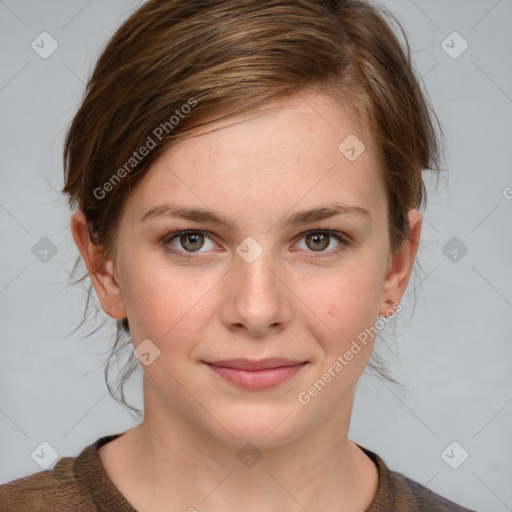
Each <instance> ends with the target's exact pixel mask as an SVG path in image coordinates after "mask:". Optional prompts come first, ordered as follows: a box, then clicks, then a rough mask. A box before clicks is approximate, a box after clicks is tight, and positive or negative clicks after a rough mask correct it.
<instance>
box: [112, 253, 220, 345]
mask: <svg viewBox="0 0 512 512" xmlns="http://www.w3.org/2000/svg"><path fill="white" fill-rule="evenodd" d="M130 266H131V267H132V270H131V272H130V271H128V272H127V273H125V275H127V276H128V279H127V280H126V282H125V283H124V284H125V286H123V290H122V291H123V297H124V298H125V304H126V310H127V316H128V318H129V321H130V329H131V334H132V337H133V338H134V340H136V342H137V340H142V339H145V338H149V339H151V340H154V342H155V343H156V344H157V345H159V346H161V345H164V344H165V343H167V342H170V341H172V342H173V344H174V345H175V346H176V348H177V346H178V343H179V340H180V339H183V338H185V339H186V338H187V337H188V336H190V335H191V334H192V333H193V332H194V330H197V329H199V328H200V326H201V325H202V324H203V323H204V322H205V321H206V320H202V319H204V318H205V317H206V316H207V314H208V311H207V308H208V307H209V305H208V290H211V288H213V287H214V286H215V283H216V282H217V281H218V279H217V280H215V279H213V276H210V279H209V278H208V276H207V275H205V276H204V277H205V279H198V278H196V277H194V278H191V276H190V272H188V273H187V272H184V271H180V270H179V269H178V270H176V269H173V270H172V272H171V271H168V272H167V271H162V269H161V268H158V266H155V265H151V264H149V262H148V260H147V259H146V261H145V262H144V263H143V262H139V263H138V264H137V262H132V263H131V265H130ZM169 268H170V267H169ZM210 281H211V282H210ZM184 331H186V333H187V334H186V335H185V332H184Z"/></svg>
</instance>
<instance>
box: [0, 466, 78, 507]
mask: <svg viewBox="0 0 512 512" xmlns="http://www.w3.org/2000/svg"><path fill="white" fill-rule="evenodd" d="M74 462H75V458H74V457H63V458H61V459H59V460H58V461H57V463H56V464H55V466H54V467H53V469H46V470H44V471H40V472H38V473H34V474H32V475H29V476H25V477H22V478H18V479H16V480H12V481H10V482H7V483H5V484H2V485H0V512H18V511H19V512H21V511H23V512H29V511H36V510H37V511H38V512H46V511H48V512H50V511H56V510H71V509H70V505H73V506H74V508H73V510H79V508H77V505H79V504H80V503H81V502H85V501H86V500H87V496H86V494H85V493H84V491H83V490H82V489H81V488H80V486H79V485H78V482H77V481H76V478H75V475H74V471H73V467H74Z"/></svg>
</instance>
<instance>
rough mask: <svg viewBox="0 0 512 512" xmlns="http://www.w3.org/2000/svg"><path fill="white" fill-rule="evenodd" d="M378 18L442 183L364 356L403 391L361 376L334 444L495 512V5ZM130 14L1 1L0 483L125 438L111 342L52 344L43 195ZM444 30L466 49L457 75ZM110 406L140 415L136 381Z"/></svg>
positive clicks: (51, 275) (54, 193) (72, 297)
mask: <svg viewBox="0 0 512 512" xmlns="http://www.w3.org/2000/svg"><path fill="white" fill-rule="evenodd" d="M382 3H383V5H385V6H387V7H388V8H390V9H391V10H392V12H393V13H394V14H395V15H396V16H397V18H398V19H399V20H400V21H401V22H402V23H403V25H404V26H405V29H406V33H407V36H408V38H409V41H410V43H411V48H412V50H413V58H414V62H415V66H416V68H417V70H418V73H419V74H420V75H421V76H422V77H423V80H424V83H425V86H426V88H427V90H428V93H429V95H430V98H431V101H432V104H433V106H434V108H435V110H436V111H437V113H438V116H439V118H440V121H441V123H442V126H443V129H444V130H445V134H446V139H447V151H448V152H447V156H446V168H447V169H448V172H447V173H446V172H443V178H442V179H441V180H440V183H439V186H438V188H437V190H434V187H433V185H432V183H430V180H429V176H428V174H426V175H425V178H426V179H427V180H428V181H429V190H430V197H429V204H428V207H427V209H426V211H425V212H424V228H423V234H422V245H421V248H420V252H419V259H420V263H421V266H422V268H423V273H420V274H418V275H417V277H416V278H415V280H414V281H413V282H412V283H411V284H410V288H409V291H408V292H407V294H406V295H407V298H406V299H405V300H404V302H403V303H404V310H403V312H401V313H400V314H399V315H398V317H397V319H396V322H395V325H394V328H390V327H391V326H389V327H386V331H387V332H389V333H390V334H392V333H393V332H396V334H397V336H396V337H392V336H386V337H385V339H386V340H388V342H389V345H390V348H391V352H387V351H386V347H385V343H384V342H383V341H380V342H378V345H377V347H378V349H377V350H378V352H380V353H381V354H383V355H384V356H385V357H386V359H388V360H389V362H388V366H389V368H390V370H391V371H392V374H393V375H394V376H395V377H396V378H397V379H398V380H400V382H402V383H403V386H396V385H390V384H389V383H387V382H382V381H381V380H379V379H376V378H375V377H372V376H363V378H362V379H361V381H360V382H359V384H358V391H357V396H356V404H355V408H354V413H353V421H352V425H351V438H352V440H354V441H355V442H358V443H360V444H362V445H363V446H366V447H368V448H370V449H371V450H374V451H376V452H377V453H378V454H379V455H381V457H382V458H383V459H384V461H385V462H386V463H387V464H388V465H389V466H390V467H391V468H392V469H395V470H397V471H400V472H403V473H404V474H406V475H407V476H409V477H411V478H413V479H415V480H417V481H419V482H420V483H422V484H424V485H428V486H429V487H430V488H431V489H433V490H434V491H436V492H438V493H440V494H442V495H444V496H446V497H448V498H450V499H452V500H454V501H457V502H460V503H461V504H463V505H465V506H467V507H470V508H473V509H476V510H478V511H483V510H485V511H487V512H504V511H507V510H512V487H511V486H510V482H512V464H511V462H510V461H511V460H512V436H511V428H510V427H511V424H512V423H511V420H512V377H511V374H512V372H511V371H510V366H511V363H512V343H511V341H512V339H511V332H512V314H511V313H512V291H511V289H512V272H511V255H512V232H511V229H510V220H511V218H512V188H511V187H512V173H511V160H512V153H511V150H510V147H511V143H512V122H511V121H512V83H511V75H512V73H511V71H512V70H511V65H510V53H511V49H512V44H511V43H512V31H511V30H510V21H511V20H512V2H511V1H510V0H500V1H496V0H471V1H467V0H464V1H463V0H458V1H456V0H452V1H446V0H435V1H432V0H429V1H426V0H414V1H412V0H387V1H385V2H382ZM136 6H137V2H135V1H129V0H123V1H121V0H118V1H115V2H113V1H110V2H100V1H98V0H89V1H86V0H66V1H64V0H53V1H51V2H50V1H46V2H41V1H35V0H33V1H29V0H19V1H14V0H5V1H4V0H0V39H1V45H0V48H1V62H2V68H1V72H0V109H1V124H0V130H1V137H0V151H1V155H2V158H1V161H0V163H1V187H0V227H1V239H2V243H1V245H0V253H1V260H0V269H1V274H0V314H1V322H2V323H1V326H2V332H3V336H2V338H1V341H0V344H1V346H0V348H1V354H2V356H1V359H0V389H1V396H0V431H1V436H0V460H1V461H2V466H1V468H0V482H6V481H9V480H12V479H14V478H18V477H21V476H24V475H27V474H31V473H34V472H37V471H41V470H42V468H41V467H40V466H39V465H38V464H37V463H36V462H35V461H34V460H33V458H32V457H31V454H32V453H33V452H34V450H35V449H36V448H38V447H39V445H40V443H41V442H43V441H46V442H48V443H50V445H51V446H53V447H54V448H55V450H56V451H57V453H58V456H59V457H63V456H75V455H77V454H78V453H79V452H80V451H81V450H82V449H83V448H84V447H85V446H86V445H87V444H89V443H91V442H93V441H94V440H96V439H97V438H98V437H100V436H102V435H106V434H110V433H115V432H122V431H125V430H127V429H128V428H130V427H131V426H133V425H134V424H136V423H138V422H139V419H137V418H135V417H132V416H131V415H130V414H129V413H128V412H127V411H126V410H125V409H124V408H123V407H122V406H120V405H118V404H117V403H116V402H115V401H114V400H113V399H112V398H111V397H110V396H109V395H108V393H107V389H106V386H105V384H104V380H103V364H104V361H105V360H106V356H107V353H108V350H109V347H110V339H111V335H112V332H113V331H112V329H111V328H108V327H107V328H105V329H102V330H100V331H98V332H97V333H96V334H94V335H93V336H91V337H90V338H86V337H81V336H83V335H85V334H86V333H87V332H89V329H88V328H90V327H92V324H91V323H88V324H86V326H85V328H83V329H81V330H80V331H78V332H77V333H75V334H73V335H71V336H69V335H68V333H69V332H70V331H71V330H72V329H73V328H74V327H75V326H76V325H77V324H78V322H79V320H80V319H81V316H82V311H83V307H84V305H85V292H84V290H83V289H82V288H80V287H75V288H73V287H70V286H66V284H67V278H68V273H69V271H70V270H71V268H72V264H73V261H74V258H75V256H76V255H77V254H78V252H77V249H76V247H75V246H74V242H73V239H72V237H71V234H70V231H69V218H70V211H69V209H68V207H67V203H66V200H65V198H64V197H63V196H61V195H60V193H59V189H60V188H61V186H62V183H63V174H62V162H61V152H62V143H63V137H64V133H65V128H66V126H67V124H68V123H69V121H70V120H71V118H72V116H73V114H74V112H75V111H76V109H77V107H78V105H79V102H80V99H81V98H82V93H83V90H84V82H85V81H86V79H87V77H88V76H89V73H90V71H91V69H92V65H93V64H94V62H95V59H96V58H97V57H98V55H99V51H100V49H101V47H102V45H103V44H104V43H105V42H106V40H107V38H108V37H109V36H110V35H111V34H112V33H113V31H114V29H115V28H116V27H117V26H118V25H119V24H120V23H121V21H122V20H124V19H125V18H126V17H127V16H128V15H129V14H130V13H131V12H132V10H133V9H134V8H136ZM43 31H46V32H49V33H50V34H51V36H52V37H53V38H54V39H55V40H56V41H57V43H58V48H57V50H56V51H55V52H54V53H53V54H52V55H50V56H49V57H48V58H46V59H43V58H41V57H40V56H39V54H38V53H36V52H35V51H34V50H33V49H32V47H31V43H32V41H34V40H36V42H37V41H40V37H39V35H40V34H41V32H43ZM454 31H456V32H458V33H459V34H460V35H461V36H462V37H463V38H464V40H465V41H467V43H468V44H469V47H468V48H467V50H466V51H465V52H464V53H462V54H461V55H459V56H457V58H454V52H459V51H460V50H461V49H462V44H463V42H462V41H461V40H460V39H457V36H455V39H454V36H453V35H452V36H450V37H448V36H449V35H450V34H451V33H452V32H454ZM447 37H448V39H446V38H447ZM445 40H446V41H447V42H446V43H443V41H445ZM452 40H453V43H452V42H451V41H452ZM446 44H448V45H449V46H452V47H453V48H451V49H449V48H446ZM45 47H46V48H48V47H49V43H48V41H47V43H46V44H45ZM445 49H446V50H448V51H451V52H452V55H451V56H450V55H449V54H448V53H447V51H445ZM44 237H46V238H48V239H49V240H50V241H51V244H53V245H54V246H55V250H56V251H57V252H56V253H55V254H53V255H52V253H51V252H49V253H48V255H47V256H46V258H47V261H46V262H44V261H41V257H42V256H41V253H40V254H39V257H36V254H37V250H36V249H38V248H39V249H40V248H41V247H43V246H45V244H46V246H48V245H49V242H48V241H45V240H43V241H42V242H41V239H43V238H44ZM452 237H456V240H455V241H452V242H451V243H452V244H455V245H453V246H452V245H448V246H445V244H447V242H448V241H449V240H450V239H452ZM36 244H42V245H36ZM462 244H464V246H465V247H466V248H467V253H466V254H464V255H462V252H461V248H462V247H463V246H462ZM34 246H35V247H36V249H34V252H36V254H34V252H33V248H34ZM443 248H444V249H443ZM454 249H455V250H456V251H457V255H456V256H455V253H453V252H452V253H451V254H450V251H453V250H454ZM461 255H462V257H461ZM454 258H455V259H456V261H452V260H453V259H454ZM414 296H416V301H415V306H414V311H413V302H414V301H413V298H414ZM96 325H97V324H96ZM115 368H116V366H115V365H114V369H115ZM115 376H116V375H115V372H114V373H112V379H113V378H115ZM127 391H128V400H129V401H130V403H132V404H134V405H136V406H138V407H142V401H141V398H142V395H141V371H139V373H137V374H136V375H135V376H134V377H132V380H131V382H130V384H129V385H128V388H127ZM453 441H456V442H457V443H458V445H456V446H455V448H454V449H453V451H451V449H452V448H453V445H452V447H450V448H449V449H448V450H447V451H446V452H445V451H444V450H445V448H447V447H448V445H450V443H452V442H453ZM463 450H465V451H466V452H467V453H468V454H469V457H468V458H467V460H465V461H464V462H463V463H462V464H461V465H460V466H459V467H458V468H457V469H453V468H452V467H450V466H449V465H448V464H447V462H446V461H449V462H450V463H451V464H452V465H458V464H459V463H460V462H461V461H462V459H463V455H464V453H465V452H464V451H463ZM443 452H444V453H445V455H444V458H443V456H442V453H443ZM447 455H448V456H447ZM50 467H53V464H52V465H51V466H50Z"/></svg>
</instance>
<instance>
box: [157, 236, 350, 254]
mask: <svg viewBox="0 0 512 512" xmlns="http://www.w3.org/2000/svg"><path fill="white" fill-rule="evenodd" d="M300 236H301V238H300V240H301V241H302V240H305V244H306V249H305V250H306V251H307V252H309V253H312V254H309V255H308V257H312V258H318V257H326V256H330V255H335V254H339V253H341V252H342V251H344V250H345V249H346V248H347V247H348V246H349V245H350V239H349V237H348V236H347V235H345V234H344V233H341V232H339V231H332V230H326V229H321V230H316V231H308V232H306V233H302V234H301V235H300ZM332 239H335V240H336V241H337V242H338V245H337V246H335V247H334V248H331V249H330V250H325V249H327V248H328V247H329V246H330V245H331V243H330V242H331V241H332ZM206 240H208V241H209V242H210V243H211V244H212V247H211V248H214V247H216V246H217V244H216V243H215V242H214V241H213V240H212V238H211V237H210V235H209V234H208V233H207V232H205V231H199V230H192V229H188V230H183V231H175V232H173V233H170V234H167V235H166V236H164V237H163V238H162V244H163V245H164V247H165V249H166V250H167V251H169V252H170V253H172V254H174V255H177V256H179V257H183V258H195V257H199V256H195V255H194V253H199V254H200V253H202V252H207V250H206V251H200V249H202V248H204V246H205V241H206ZM180 246H181V247H180ZM207 249H208V248H207ZM314 253H319V255H316V254H314Z"/></svg>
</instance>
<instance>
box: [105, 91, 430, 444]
mask: <svg viewBox="0 0 512 512" xmlns="http://www.w3.org/2000/svg"><path fill="white" fill-rule="evenodd" d="M242 119H243V120H242V121H241V122H239V120H237V122H236V123H234V122H233V120H231V121H228V122H227V123H219V124H217V125H215V130H213V131H210V132H207V133H204V134H200V135H198V136H194V137H191V138H188V139H185V140H182V141H181V142H179V143H178V144H177V145H175V146H173V147H171V148H170V149H169V150H167V152H166V153H164V154H163V156H162V157H161V158H160V159H159V160H158V161H157V162H156V163H155V164H154V165H153V166H152V168H151V169H150V171H149V173H148V175H147V176H146V178H145V180H144V181H143V182H142V183H141V184H140V186H139V188H137V189H136V191H135V192H134V193H133V195H132V196H131V197H130V199H129V201H128V203H127V204H126V209H125V211H124V212H123V216H122V219H121V222H120V227H119V232H118V239H117V243H118V245H117V255H116V261H115V266H116V275H117V279H118V283H119V287H120V293H121V295H122V299H121V298H119V299H112V300H110V299H109V296H108V292H106V294H105V295H104V297H103V301H102V303H107V302H109V304H110V305H111V306H112V305H113V301H114V302H115V300H117V303H116V304H115V308H117V309H116V310H117V311H118V312H120V314H123V312H124V313H125V314H126V316H127V317H128V320H129V323H130V330H131V335H132V338H133V343H134V345H135V346H136V347H137V346H138V345H139V344H140V343H141V342H142V341H143V340H150V342H148V341H145V342H144V343H145V344H146V345H143V347H144V350H142V352H145V353H146V355H145V356H143V358H142V359H141V361H142V363H143V364H142V368H143V371H144V373H145V399H146V403H145V415H146V417H148V415H150V416H151V417H152V418H157V419H158V421H159V422H160V424H164V423H165V422H169V423H170V424H172V422H174V421H176V419H177V418H179V421H181V422H183V421H185V422H188V423H191V424H192V425H193V426H194V427H197V428H199V429H200V430H202V431H203V432H205V433H209V434H211V435H213V436H214V437H216V438H218V439H220V440H222V441H223V442H225V443H227V444H233V445H239V444H240V443H244V442H246V441H248V440H250V441H251V442H253V443H255V444H256V445H257V446H260V447H263V446H265V445H271V444H274V445H275V444H279V443H284V442H287V441H290V440H292V439H295V438H297V437H298V436H301V435H304V434H305V433H306V432H312V431H314V430H315V428H316V427H321V428H323V427H325V426H326V425H329V424H333V425H334V424H338V425H339V422H340V421H342V422H346V420H347V417H349V415H350V409H351V405H352V402H351V401H352V393H353V389H354V386H355V383H356V381H357V379H358V377H359V376H360V375H361V373H362V372H363V370H364V368H365V366H366V364H367V362H368V359H369V356H370V353H371V350H372V346H373V339H372V335H371V334H370V335H368V334H366V339H365V336H364V334H362V333H365V329H368V328H371V327H374V326H375V323H376V322H377V320H378V319H379V312H381V313H382V312H384V311H386V310H389V305H386V302H385V301H386V299H391V300H393V301H394V302H399V300H400V298H401V296H402V294H403V291H404V289H405V285H406V284H407V278H408V273H409V270H410V268H409V267H410V264H411V263H412V261H411V260H410V256H411V254H410V253H407V254H408V256H404V255H402V256H400V253H397V255H395V257H392V254H391V252H390V245H389V241H388V223H387V218H388V217H387V199H386V194H385V190H384V184H383V180H382V177H381V171H380V170H379V169H378V167H377V164H376V158H375V155H374V153H373V151H374V148H373V146H372V144H371V142H370V140H368V139H367V137H366V136H365V134H364V133H363V132H362V131H361V129H362V127H358V126H355V125H354V124H353V122H352V121H351V120H350V119H349V118H348V117H347V116H345V114H344V113H343V111H341V110H340V108H339V107H338V106H337V105H336V104H335V103H334V102H333V101H332V100H331V99H330V98H329V97H327V96H324V95H322V94H312V95H309V96H307V97H306V96H303V95H302V96H299V97H297V98H295V99H294V100H289V101H287V102H286V103H283V105H282V107H279V108H276V109H275V110H274V111H272V112H267V113H264V114H259V115H257V116H255V115H254V114H253V115H252V116H247V117H245V118H242ZM209 129H211V127H210V128H209ZM347 137H348V139H347ZM355 137H357V139H356V138H355ZM358 139H359V140H358ZM361 143H364V144H365V145H366V149H364V150H362V146H361ZM340 144H341V147H340V148H339V146H340ZM352 148H353V149H352ZM171 207H172V208H171ZM338 207H340V208H341V209H340V210H339V214H336V215H330V214H329V215H327V214H325V215H315V214H310V215H301V216H300V217H299V218H298V219H296V220H297V222H287V221H288V220H289V219H294V218H295V216H296V215H297V214H298V213H299V212H301V213H302V212H305V211H308V210H318V209H326V211H327V209H328V210H329V212H332V211H333V210H332V209H336V208H338ZM155 208H158V209H159V211H161V213H160V214H158V213H153V214H151V213H148V212H151V211H153V212H154V211H155V210H154V209H155ZM167 208H168V210H166V209H167ZM172 209H175V210H185V209H187V210H188V209H190V210H208V211H209V212H212V213H213V214H214V215H215V216H216V218H220V219H222V220H225V219H227V221H228V222H229V223H230V225H229V226H227V225H225V224H222V223H217V222H214V221H213V220H211V219H208V218H207V215H206V214H204V215H202V216H200V215H196V216H195V220H186V219H185V218H181V217H179V216H173V215H172ZM162 212H164V213H162ZM196 214H197V212H196ZM200 217H202V218H200ZM322 217H325V218H322ZM418 222H420V221H418ZM181 230H190V231H191V233H189V234H188V235H182V236H181V237H180V236H179V235H178V236H174V233H175V232H178V231H181ZM326 230H330V231H332V233H331V234H329V233H327V232H326ZM337 235H339V237H340V239H339V240H338V239H337V237H336V236H337ZM405 252H406V251H404V252H403V254H405ZM400 258H401V259H400ZM412 258H414V251H413V254H412ZM112 297H113V295H112V296H111V298H112ZM115 308H114V309H115ZM367 332H368V331H366V333H367ZM371 332H372V333H373V332H374V331H371ZM363 339H365V342H363V341H362V340H363ZM354 341H355V343H356V345H354ZM158 351H159V353H158ZM347 352H350V353H351V354H352V356H350V354H347ZM266 358H286V359H290V360H293V361H296V362H298V363H305V364H302V365H301V366H296V367H295V368H294V369H292V370H290V368H288V370H287V372H289V373H287V374H286V375H288V378H286V379H284V380H282V381H280V382H278V381H272V373H273V374H274V376H275V375H279V378H284V377H285V376H286V375H285V370H278V371H274V372H269V371H267V372H265V373H260V374H259V375H260V377H259V378H256V377H255V375H256V373H254V372H252V373H243V372H237V371H236V370H225V371H224V374H222V371H221V372H219V371H216V370H215V369H214V368H213V367H212V366H211V365H210V364H208V363H215V362H218V361H220V360H233V359H248V360H253V361H260V360H262V359H266ZM336 362H338V364H336ZM146 363H150V364H146ZM326 375H327V376H326ZM230 376H231V377H232V378H234V379H235V378H236V377H237V376H238V378H239V379H242V381H241V382H232V381H230V380H227V379H229V377H230ZM329 377H330V378H329ZM244 379H245V380H244ZM319 380H320V381H321V383H319V382H318V381H319ZM258 383H259V384H258ZM315 383H316V388H315ZM258 385H259V387H257V386H258ZM255 386H256V388H255ZM312 387H313V388H315V389H313V390H312V391H311V388H312ZM315 390H316V392H315Z"/></svg>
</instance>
